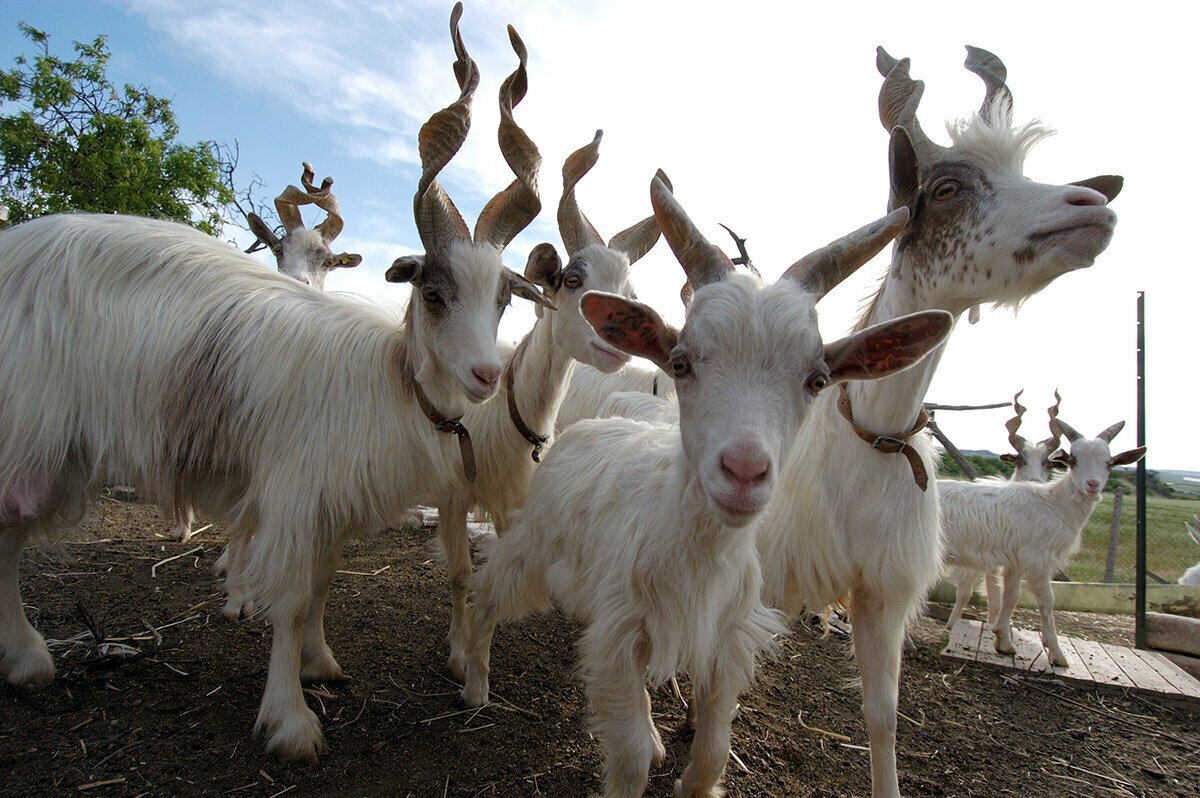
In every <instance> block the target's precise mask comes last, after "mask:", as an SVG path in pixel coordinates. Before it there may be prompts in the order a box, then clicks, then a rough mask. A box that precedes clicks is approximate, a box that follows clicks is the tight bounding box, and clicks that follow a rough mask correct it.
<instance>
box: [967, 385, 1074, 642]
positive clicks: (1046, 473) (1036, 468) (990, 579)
mask: <svg viewBox="0 0 1200 798" xmlns="http://www.w3.org/2000/svg"><path fill="white" fill-rule="evenodd" d="M1024 392H1025V391H1024V389H1022V390H1020V391H1017V393H1016V395H1015V396H1013V412H1014V413H1016V415H1014V416H1013V417H1012V418H1010V419H1009V420H1008V421H1007V422H1005V424H1004V428H1005V429H1007V430H1008V442H1009V443H1010V444H1011V445H1012V447H1013V449H1015V450H1016V453H1015V454H1012V453H1008V452H1006V453H1004V454H1002V455H1000V459H1001V460H1003V461H1004V462H1006V463H1012V464H1013V472H1012V475H1011V476H1010V477H1009V479H1011V480H1012V481H1013V482H1046V481H1048V480H1049V479H1050V471H1051V469H1052V468H1054V467H1055V465H1057V463H1056V462H1055V460H1054V459H1053V458H1054V455H1055V454H1056V453H1057V451H1058V441H1059V437H1060V436H1059V434H1058V432H1057V431H1056V430H1055V429H1053V427H1052V428H1051V430H1050V437H1049V438H1044V439H1042V440H1040V441H1037V442H1034V441H1027V440H1025V438H1023V437H1022V436H1021V435H1020V434H1019V433H1018V432H1017V430H1019V429H1020V428H1021V419H1022V417H1024V415H1025V406H1024V405H1022V404H1021V403H1020V401H1019V400H1020V398H1021V394H1023V393H1024ZM1060 404H1062V397H1061V396H1059V395H1058V391H1057V390H1056V391H1055V392H1054V404H1052V405H1051V406H1050V407H1048V408H1047V409H1046V414H1047V415H1049V416H1050V421H1051V424H1053V422H1054V419H1056V418H1058V407H1059V405H1060ZM946 575H947V578H949V579H950V581H952V582H953V583H954V585H955V589H956V592H955V597H954V609H953V610H951V612H950V618H949V619H948V620H947V621H946V628H947V629H953V628H954V624H956V623H958V620H959V619H960V618H962V613H963V609H965V608H966V606H967V602H968V601H970V600H971V596H972V595H974V594H975V586H976V585H977V584H979V578H980V576H982V577H983V582H984V585H985V586H986V589H987V602H988V621H987V625H988V626H989V627H994V626H995V625H996V618H997V617H998V615H999V613H1000V574H999V573H997V572H996V571H995V570H994V569H993V570H989V571H987V572H985V573H983V574H980V573H979V572H978V571H973V570H971V569H968V568H961V567H956V566H955V567H947V568H946Z"/></svg>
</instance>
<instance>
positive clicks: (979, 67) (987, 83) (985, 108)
mask: <svg viewBox="0 0 1200 798" xmlns="http://www.w3.org/2000/svg"><path fill="white" fill-rule="evenodd" d="M963 66H965V67H966V68H967V69H969V70H970V71H971V72H974V73H975V74H976V75H978V76H979V77H980V78H981V79H982V80H983V85H984V88H985V91H986V93H985V94H984V95H983V105H981V106H980V107H979V115H980V116H981V117H983V118H984V119H987V118H989V115H991V114H995V119H996V120H997V121H999V122H1001V123H1003V124H1004V125H1005V126H1011V125H1012V112H1013V99H1012V91H1010V90H1009V88H1008V85H1007V84H1006V83H1005V81H1006V80H1007V79H1008V69H1007V68H1006V67H1005V66H1004V62H1003V61H1001V60H1000V59H999V58H997V57H996V56H995V55H993V54H992V53H989V52H988V51H987V50H983V49H981V48H979V47H972V46H971V45H969V44H968V45H967V60H966V61H965V62H963Z"/></svg>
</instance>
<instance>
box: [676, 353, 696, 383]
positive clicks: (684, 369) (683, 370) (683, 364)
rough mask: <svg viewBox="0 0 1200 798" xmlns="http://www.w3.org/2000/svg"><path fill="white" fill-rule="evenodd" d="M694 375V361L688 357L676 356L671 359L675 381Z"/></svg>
mask: <svg viewBox="0 0 1200 798" xmlns="http://www.w3.org/2000/svg"><path fill="white" fill-rule="evenodd" d="M691 373H692V361H690V360H688V356H687V355H676V356H675V357H673V358H671V374H672V375H674V377H675V379H677V380H678V379H682V378H683V377H686V376H688V375H689V374H691Z"/></svg>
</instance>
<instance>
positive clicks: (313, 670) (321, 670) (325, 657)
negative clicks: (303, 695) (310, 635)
mask: <svg viewBox="0 0 1200 798" xmlns="http://www.w3.org/2000/svg"><path fill="white" fill-rule="evenodd" d="M349 680H350V677H348V676H347V675H346V674H345V673H343V672H342V666H341V665H339V664H338V661H337V660H336V659H334V658H333V652H332V651H330V650H329V647H328V646H326V647H325V650H324V651H321V652H320V653H318V654H315V655H313V656H311V657H304V664H303V666H302V667H301V668H300V681H301V682H304V683H305V684H326V683H333V682H347V681H349Z"/></svg>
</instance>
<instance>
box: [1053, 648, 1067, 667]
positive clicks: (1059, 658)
mask: <svg viewBox="0 0 1200 798" xmlns="http://www.w3.org/2000/svg"><path fill="white" fill-rule="evenodd" d="M1050 664H1051V665H1053V666H1054V667H1056V668H1066V667H1069V666H1070V663H1069V662H1067V658H1066V657H1065V656H1063V653H1062V652H1061V651H1055V652H1051V654H1050Z"/></svg>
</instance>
